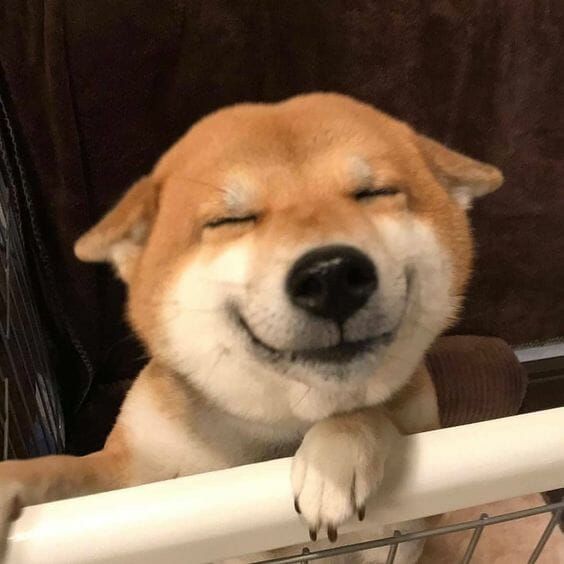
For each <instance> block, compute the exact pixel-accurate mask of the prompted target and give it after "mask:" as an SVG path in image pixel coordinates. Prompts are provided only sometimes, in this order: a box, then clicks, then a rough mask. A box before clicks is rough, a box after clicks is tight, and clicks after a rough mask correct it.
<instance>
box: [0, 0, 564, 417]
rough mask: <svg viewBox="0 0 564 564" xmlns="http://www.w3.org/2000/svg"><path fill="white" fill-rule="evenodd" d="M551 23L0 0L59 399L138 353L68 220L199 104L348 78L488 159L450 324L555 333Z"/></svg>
mask: <svg viewBox="0 0 564 564" xmlns="http://www.w3.org/2000/svg"><path fill="white" fill-rule="evenodd" d="M563 35H564V2H562V1H560V0H554V1H550V0H522V1H519V2H513V1H508V0H507V1H504V0H479V1H478V0H477V1H473V2H468V1H465V0H459V1H457V0H451V1H449V0H429V1H426V2H414V1H412V0H380V1H378V2H374V1H368V0H365V1H360V0H359V1H338V0H323V1H321V0H319V1H307V0H306V1H303V0H301V1H297V0H284V1H279V0H277V1H275V0H271V1H269V0H256V1H240V2H231V1H229V0H224V1H219V0H205V1H203V0H201V1H188V0H160V1H159V2H154V1H152V0H135V1H134V0H121V1H119V2H115V1H114V0H74V1H73V2H64V1H63V0H50V1H49V2H40V1H38V0H27V1H24V0H4V2H3V3H2V6H1V7H0V64H1V67H2V77H3V78H2V79H3V83H4V86H5V87H6V89H7V92H8V94H9V97H10V108H9V109H10V112H11V115H12V116H13V118H14V122H15V126H16V128H17V134H18V135H19V137H20V139H21V142H22V158H23V159H24V161H25V164H26V167H27V173H28V176H29V179H28V180H29V185H30V193H31V200H32V205H33V209H34V214H35V220H36V221H35V223H36V228H37V229H36V231H37V230H38V231H39V234H40V237H41V239H42V245H43V247H44V248H43V252H42V253H40V255H41V256H40V258H41V260H43V261H46V264H49V265H50V270H52V274H51V276H50V277H49V280H48V281H47V283H46V288H47V292H46V295H47V298H48V299H47V301H48V304H47V305H48V307H49V308H50V311H51V313H52V318H53V321H54V324H55V326H56V329H57V331H58V335H59V340H60V343H62V344H61V347H63V346H64V345H65V343H66V346H68V347H69V350H70V351H71V352H73V353H74V357H72V358H73V359H74V360H73V361H72V362H71V361H68V360H66V361H65V363H66V364H65V369H64V372H65V382H66V383H65V386H64V388H65V391H66V395H65V398H66V405H67V407H68V409H70V408H73V407H76V406H77V405H78V404H79V402H80V399H81V398H82V396H83V394H84V393H85V392H86V390H87V389H88V386H89V385H90V383H91V381H92V378H94V383H95V385H94V387H93V388H92V391H91V396H90V399H91V404H92V402H93V401H94V402H95V398H96V394H97V393H98V392H100V390H105V391H104V393H106V394H107V393H108V390H111V391H112V393H111V394H110V395H111V397H112V398H115V404H116V405H117V404H118V403H119V398H121V395H122V393H123V389H124V388H125V387H126V385H127V382H126V380H127V378H129V377H131V376H132V375H133V374H134V373H135V371H136V369H137V367H138V365H139V362H140V361H138V362H132V361H131V359H132V358H138V355H139V350H138V348H137V346H136V345H135V343H134V341H133V340H132V339H131V338H129V337H128V331H127V328H126V327H125V324H124V323H123V321H122V301H123V289H122V288H121V287H120V285H119V283H118V282H116V281H115V280H114V279H113V277H112V275H111V274H110V272H109V270H108V269H106V268H105V267H94V266H87V265H82V264H80V263H78V261H76V260H75V259H74V257H73V255H72V243H73V242H74V240H75V239H76V238H77V237H78V235H79V234H81V233H82V232H83V231H84V230H85V229H86V228H88V227H89V226H90V225H92V223H93V222H94V221H95V220H96V219H97V218H99V217H100V215H101V214H102V213H104V211H105V210H107V209H108V207H109V206H110V205H111V204H112V203H113V202H114V201H115V200H116V199H117V197H118V195H119V194H121V193H122V191H123V190H124V189H125V188H126V187H127V186H128V184H130V183H131V182H132V181H133V180H135V179H136V178H137V177H139V176H140V175H141V174H143V173H145V172H146V171H148V170H149V169H150V168H151V166H152V164H153V162H154V161H155V159H156V158H157V157H158V156H159V154H160V153H161V152H162V151H163V150H164V149H166V147H167V146H168V145H170V144H171V143H172V142H173V141H174V140H175V139H177V138H178V137H179V136H180V135H181V134H182V133H183V132H184V131H185V130H186V129H187V128H188V127H189V126H190V125H191V124H192V123H194V121H195V120H197V119H198V118H199V117H201V116H203V115H205V114H206V113H208V112H209V111H211V110H213V109H215V108H217V107H220V106H223V105H226V104H231V103H234V102H240V101H255V100H261V101H265V100H266V101H270V100H280V99H282V98H285V97H287V96H291V95H293V94H296V93H299V92H304V91H312V90H335V91H339V92H344V93H347V94H351V95H353V96H356V97H358V98H360V99H362V100H365V101H368V102H371V103H373V104H375V105H377V106H378V107H380V108H381V109H383V110H385V111H387V112H389V113H391V114H393V115H395V116H397V117H399V118H401V119H404V120H406V121H408V122H410V123H411V124H412V125H414V126H415V127H416V128H418V129H419V130H421V131H422V132H425V133H426V134H428V135H431V136H433V137H435V138H437V139H438V140H440V141H443V142H445V143H447V144H449V145H450V146H452V147H453V148H456V149H458V150H460V151H463V152H466V153H467V154H469V155H471V156H473V157H476V158H479V159H483V160H486V161H489V162H491V163H493V164H495V165H497V166H499V167H500V168H501V169H502V170H503V171H504V173H505V175H506V178H507V181H506V183H505V186H504V187H503V188H502V189H501V190H500V191H499V192H497V193H496V194H494V195H492V196H490V197H488V198H487V199H485V200H483V201H482V202H480V203H479V204H478V205H477V206H476V208H475V210H474V211H473V212H472V217H473V222H474V225H475V228H476V235H477V241H478V253H479V259H478V263H477V265H476V271H475V275H474V278H473V282H472V287H471V291H470V294H469V298H468V300H467V307H466V309H465V312H464V316H463V319H462V321H461V323H460V324H459V325H458V327H456V328H455V330H454V332H456V333H459V334H468V333H472V334H478V335H495V336H500V337H503V338H504V339H506V340H508V341H509V342H510V343H512V344H519V343H526V342H531V341H537V340H546V339H550V338H555V337H564V109H563V108H564V72H563V69H564V37H563ZM36 235H37V233H36ZM64 358H65V359H67V358H71V356H70V354H68V355H64ZM100 393H101V392H100ZM84 409H85V411H86V412H87V411H88V409H92V408H91V406H90V407H89V404H88V403H87V404H86V407H85V408H84Z"/></svg>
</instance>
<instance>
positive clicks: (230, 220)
mask: <svg viewBox="0 0 564 564" xmlns="http://www.w3.org/2000/svg"><path fill="white" fill-rule="evenodd" d="M257 219H258V216H257V215H256V214H251V215H244V216H239V217H237V216H236V217H218V218H216V219H212V220H211V221H208V222H207V223H206V224H205V225H204V227H207V228H210V229H212V228H215V227H221V226H223V225H230V224H237V223H248V222H251V221H252V222H255V221H256V220H257Z"/></svg>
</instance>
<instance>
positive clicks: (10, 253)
mask: <svg viewBox="0 0 564 564" xmlns="http://www.w3.org/2000/svg"><path fill="white" fill-rule="evenodd" d="M23 182H24V177H23V174H22V167H21V166H20V159H19V156H18V152H17V147H16V144H15V141H14V135H13V132H12V128H11V126H10V122H9V120H8V117H7V113H6V108H5V105H4V102H3V100H2V99H1V98H0V334H1V343H0V424H1V437H0V449H1V453H2V458H3V459H7V458H28V457H32V456H40V455H45V454H53V453H58V452H61V451H62V450H63V446H64V440H65V434H64V425H63V418H62V411H61V406H60V403H59V398H58V393H57V388H56V382H55V379H54V374H53V369H52V365H51V362H50V357H49V354H48V347H47V340H46V332H45V331H44V328H43V326H42V323H41V317H40V313H39V310H38V307H37V303H38V300H37V297H38V292H37V289H36V288H35V287H34V284H33V278H32V272H33V270H32V267H33V262H32V261H31V260H30V256H31V255H30V253H29V252H28V250H27V249H26V246H25V240H24V236H23V230H22V214H21V213H20V212H21V209H20V206H19V197H21V187H22V183H23Z"/></svg>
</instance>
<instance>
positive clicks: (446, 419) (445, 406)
mask: <svg viewBox="0 0 564 564" xmlns="http://www.w3.org/2000/svg"><path fill="white" fill-rule="evenodd" d="M427 367H428V368H429V370H430V372H431V377H432V378H433V382H434V384H435V389H436V392H437V400H438V404H439V415H440V418H441V425H442V426H443V427H450V426H453V425H463V424H465V423H473V422H476V421H483V420H486V419H495V418H497V417H505V416H508V415H514V414H515V413H517V411H518V410H519V407H520V406H521V402H522V401H523V397H524V394H525V389H526V384H527V377H526V373H525V370H524V368H523V367H522V366H521V364H520V363H519V361H518V360H517V357H516V356H515V354H514V352H513V350H512V349H511V347H510V346H509V345H508V344H507V343H506V342H505V341H503V340H502V339H497V338H494V337H472V336H451V337H442V338H440V339H439V340H438V341H437V342H436V343H435V345H434V346H433V348H432V349H431V351H429V353H428V355H427Z"/></svg>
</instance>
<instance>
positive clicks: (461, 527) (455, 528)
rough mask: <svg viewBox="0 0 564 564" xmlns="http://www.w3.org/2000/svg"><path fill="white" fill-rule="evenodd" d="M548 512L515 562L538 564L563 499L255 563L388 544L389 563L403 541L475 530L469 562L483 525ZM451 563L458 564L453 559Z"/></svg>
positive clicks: (293, 561) (288, 562)
mask: <svg viewBox="0 0 564 564" xmlns="http://www.w3.org/2000/svg"><path fill="white" fill-rule="evenodd" d="M546 513H552V516H551V518H550V521H549V522H548V523H547V525H546V527H545V528H544V530H543V532H542V534H541V536H540V538H539V539H538V542H537V543H536V544H535V546H534V547H533V549H532V551H531V553H530V555H529V557H528V559H527V560H526V561H524V562H515V563H514V564H535V563H536V562H538V561H539V558H540V556H541V555H542V552H543V549H544V548H545V546H546V543H547V541H548V539H549V538H550V536H551V535H552V534H553V532H554V531H555V529H557V524H558V522H559V520H560V518H561V516H562V514H563V513H564V500H562V501H560V502H558V503H551V504H547V505H544V506H541V507H534V508H530V509H523V510H521V511H513V512H511V513H505V514H503V515H496V516H494V517H490V516H489V515H486V514H482V515H481V516H480V518H479V519H476V520H474V521H466V522H462V523H455V524H452V525H448V526H444V527H437V528H431V529H426V530H422V531H417V532H413V533H406V534H402V533H401V532H400V531H395V533H394V535H393V536H392V537H388V538H384V539H376V540H370V541H366V542H361V543H355V544H350V545H346V546H339V547H336V548H329V549H325V550H318V551H315V552H311V551H310V550H309V549H307V548H305V549H304V550H303V551H302V553H301V554H295V555H293V556H288V557H284V558H274V559H271V560H261V561H257V562H255V563H254V564H301V563H305V562H312V561H321V562H323V561H324V560H326V559H333V558H335V557H339V556H344V555H352V554H358V553H361V552H364V551H368V550H373V549H376V548H387V550H388V555H387V559H386V564H393V563H394V562H395V558H396V554H397V551H398V547H399V546H400V545H401V544H404V543H409V542H413V541H416V540H421V539H427V538H431V537H437V536H441V535H448V534H452V533H456V532H460V531H472V535H471V537H470V540H469V541H468V545H467V548H466V550H465V552H464V556H463V557H462V560H461V561H460V564H469V563H470V562H471V561H472V557H473V556H474V553H475V551H476V548H477V546H478V543H479V542H480V538H481V536H482V532H483V530H484V528H486V527H489V526H491V525H496V524H500V523H507V522H510V521H517V520H519V519H526V518H528V517H533V516H535V515H541V514H546ZM558 534H561V533H558ZM452 564H457V563H455V562H453V563H452Z"/></svg>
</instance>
